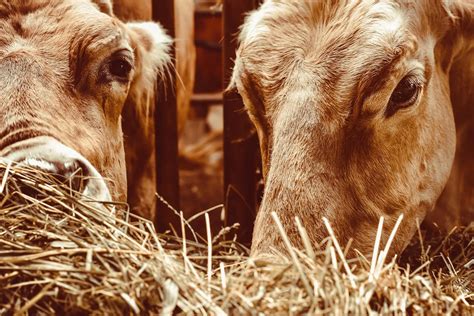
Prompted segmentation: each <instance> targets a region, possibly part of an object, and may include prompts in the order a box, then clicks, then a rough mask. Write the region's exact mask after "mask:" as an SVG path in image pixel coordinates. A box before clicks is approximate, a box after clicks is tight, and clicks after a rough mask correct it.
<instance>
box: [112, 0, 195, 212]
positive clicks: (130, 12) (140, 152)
mask: <svg viewBox="0 0 474 316" xmlns="http://www.w3.org/2000/svg"><path fill="white" fill-rule="evenodd" d="M158 4H159V3H158ZM114 12H115V13H116V15H117V16H118V17H119V18H120V19H122V20H123V21H145V20H150V19H151V12H152V11H151V0H140V1H137V0H115V1H114ZM175 12H176V14H175V20H176V39H175V41H176V71H177V74H178V78H179V79H178V82H177V87H176V89H177V101H178V130H182V128H183V126H184V123H185V121H186V118H187V114H188V110H189V105H190V102H191V96H192V92H193V87H194V71H195V62H196V48H195V46H194V0H175ZM143 97H144V99H147V100H146V101H145V100H144V101H143V102H146V103H147V104H149V105H152V100H151V98H152V97H153V94H148V95H145V96H143ZM135 103H136V101H135V100H134V101H133V102H131V104H130V105H128V104H126V105H125V108H124V112H123V131H124V135H125V157H126V161H127V178H128V201H129V203H130V205H131V207H132V209H133V210H134V211H135V213H138V214H140V215H141V216H143V217H146V218H149V219H153V218H154V210H155V201H156V197H155V191H156V190H155V188H156V186H155V156H154V154H155V134H154V132H155V128H154V121H153V111H152V110H153V107H150V106H148V107H147V111H146V112H143V111H142V110H143V108H142V107H137V106H135Z"/></svg>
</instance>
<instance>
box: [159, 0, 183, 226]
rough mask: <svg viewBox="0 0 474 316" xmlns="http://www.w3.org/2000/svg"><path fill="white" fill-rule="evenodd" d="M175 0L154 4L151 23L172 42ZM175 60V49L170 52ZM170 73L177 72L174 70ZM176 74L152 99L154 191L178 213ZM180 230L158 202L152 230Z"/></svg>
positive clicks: (166, 209) (170, 77) (161, 85)
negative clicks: (171, 227) (165, 33)
mask: <svg viewBox="0 0 474 316" xmlns="http://www.w3.org/2000/svg"><path fill="white" fill-rule="evenodd" d="M174 10H175V8H174V0H153V20H154V21H158V22H160V23H161V25H162V26H163V27H164V28H165V29H166V31H167V33H168V34H169V35H170V36H171V37H172V38H175V15H174ZM170 53H171V54H172V60H173V62H174V60H175V47H174V45H173V49H172V50H171V52H170ZM172 69H176V67H173V68H172ZM176 101H177V100H176V74H175V73H174V71H171V72H170V76H169V78H167V80H166V82H165V83H164V82H158V88H157V96H156V98H155V103H156V104H155V138H156V147H155V150H156V152H155V155H156V191H157V192H158V194H159V195H160V196H161V197H163V198H164V199H165V200H166V201H167V203H169V204H170V205H172V206H173V207H174V208H175V209H179V170H178V124H177V102H176ZM170 224H172V225H173V226H174V227H176V228H178V227H179V217H177V216H176V215H175V214H174V212H173V211H172V210H170V208H169V207H168V206H167V205H166V203H163V202H161V201H159V200H158V201H157V205H156V215H155V226H156V228H157V230H158V231H161V232H162V231H165V230H166V229H169V225H170Z"/></svg>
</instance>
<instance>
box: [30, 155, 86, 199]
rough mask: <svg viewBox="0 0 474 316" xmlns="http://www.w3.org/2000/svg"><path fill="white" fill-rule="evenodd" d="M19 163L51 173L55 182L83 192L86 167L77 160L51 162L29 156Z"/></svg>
mask: <svg viewBox="0 0 474 316" xmlns="http://www.w3.org/2000/svg"><path fill="white" fill-rule="evenodd" d="M21 164H24V165H27V166H29V167H33V168H34V169H37V170H40V171H42V172H44V173H47V174H49V175H51V176H52V177H53V179H54V180H55V181H56V182H57V184H60V185H63V186H66V187H67V188H69V189H70V190H72V191H73V192H78V193H80V192H83V191H84V189H85V187H86V186H87V182H88V177H89V172H88V168H87V167H86V166H85V165H84V164H82V163H81V162H80V161H78V160H68V161H54V162H51V161H46V160H42V159H34V158H29V159H25V160H24V161H22V162H21Z"/></svg>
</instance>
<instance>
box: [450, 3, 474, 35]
mask: <svg viewBox="0 0 474 316" xmlns="http://www.w3.org/2000/svg"><path fill="white" fill-rule="evenodd" d="M444 6H445V9H446V11H447V12H448V15H449V17H450V20H451V22H452V26H453V27H454V30H455V31H457V33H458V34H459V35H461V36H462V37H464V38H465V39H468V40H471V41H472V40H474V0H444Z"/></svg>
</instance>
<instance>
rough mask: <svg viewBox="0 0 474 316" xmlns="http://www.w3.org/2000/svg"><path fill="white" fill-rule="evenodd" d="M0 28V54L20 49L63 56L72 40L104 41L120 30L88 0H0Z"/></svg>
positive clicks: (117, 33) (115, 22) (117, 34)
mask: <svg viewBox="0 0 474 316" xmlns="http://www.w3.org/2000/svg"><path fill="white" fill-rule="evenodd" d="M0 29H2V32H1V33H0V57H1V56H2V55H6V54H9V53H12V52H15V51H16V50H21V49H24V50H31V51H32V52H37V53H40V54H41V53H43V54H46V55H49V56H50V57H51V56H53V55H55V56H56V57H58V56H64V54H70V53H71V52H70V50H71V49H72V45H74V43H76V46H77V43H78V42H84V44H86V45H87V46H91V45H96V46H100V45H107V44H108V43H111V42H114V41H117V39H118V38H119V37H121V36H123V33H124V32H123V29H122V28H121V27H120V25H119V22H118V20H116V19H114V18H112V17H110V16H107V15H105V14H103V13H101V12H100V11H99V10H98V8H97V6H96V5H95V4H93V3H92V2H91V1H90V0H36V1H20V0H13V1H8V2H6V1H5V2H1V3H0Z"/></svg>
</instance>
